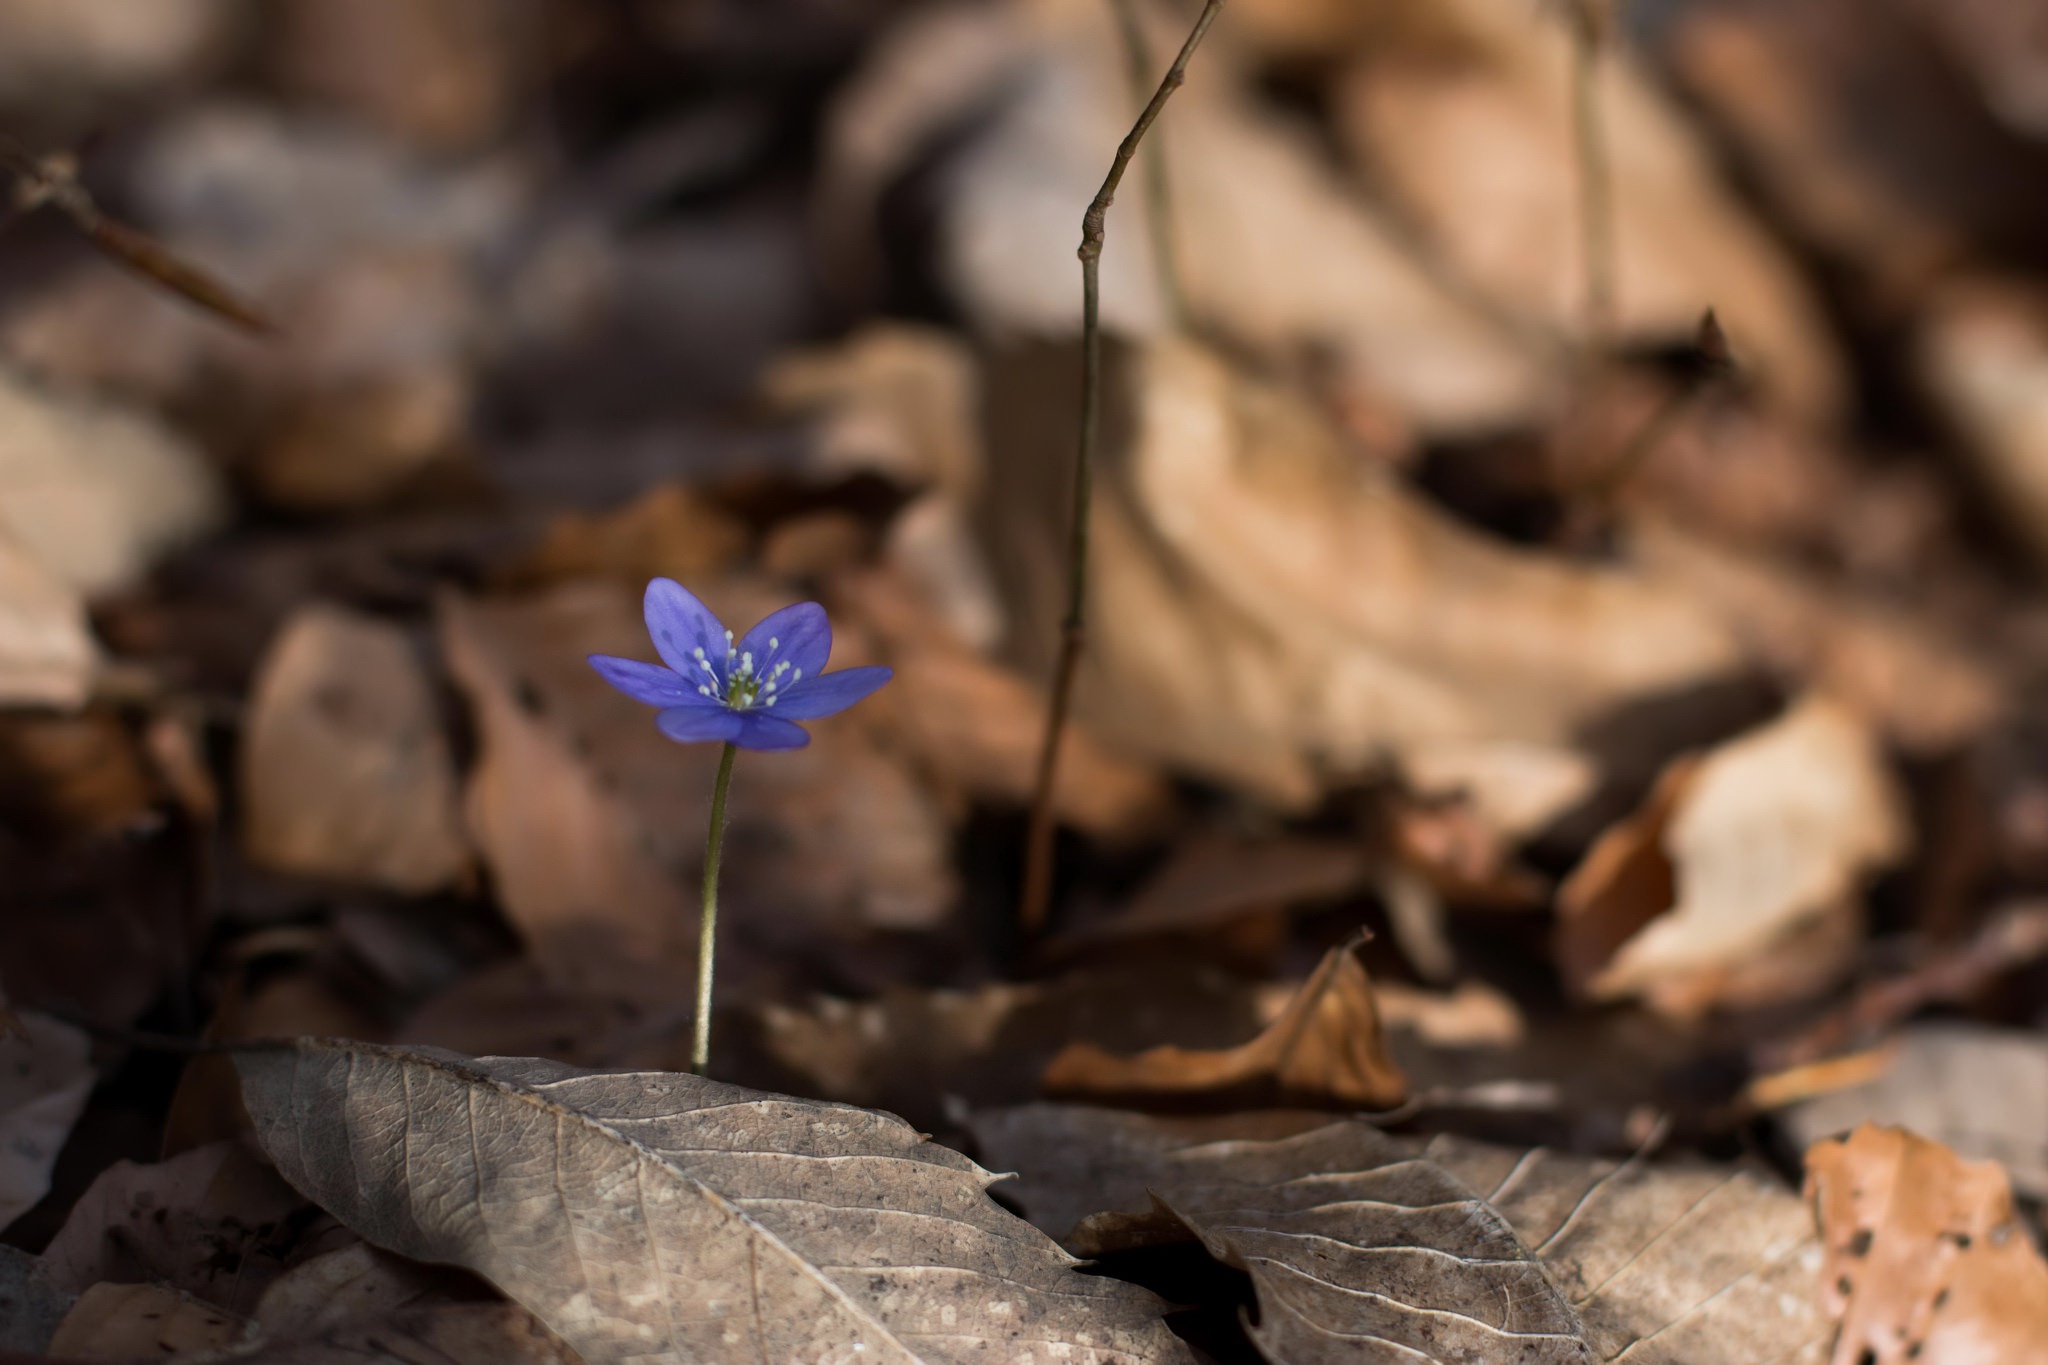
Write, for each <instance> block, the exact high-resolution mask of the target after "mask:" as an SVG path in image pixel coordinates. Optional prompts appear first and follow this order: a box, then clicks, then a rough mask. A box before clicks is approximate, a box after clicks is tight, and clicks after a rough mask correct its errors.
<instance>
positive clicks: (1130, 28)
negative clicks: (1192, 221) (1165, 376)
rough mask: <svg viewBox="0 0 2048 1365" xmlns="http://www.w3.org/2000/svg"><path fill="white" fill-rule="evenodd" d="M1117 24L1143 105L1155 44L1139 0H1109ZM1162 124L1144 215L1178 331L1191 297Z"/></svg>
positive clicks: (1149, 152) (1152, 152) (1150, 159)
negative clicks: (1183, 278)
mask: <svg viewBox="0 0 2048 1365" xmlns="http://www.w3.org/2000/svg"><path fill="white" fill-rule="evenodd" d="M1110 8H1111V9H1112V10H1113V11H1115V13H1116V26H1117V31H1118V33H1119V34H1120V35H1121V36H1122V39H1123V47H1124V66H1125V68H1126V71H1127V74H1128V75H1129V76H1130V81H1131V98H1132V99H1133V100H1134V101H1137V102H1138V103H1139V104H1140V106H1141V107H1142V105H1143V102H1144V100H1145V99H1146V98H1147V97H1148V96H1150V95H1151V93H1152V44H1151V41H1150V40H1149V39H1147V38H1146V36H1145V24H1144V21H1143V19H1142V18H1141V17H1140V15H1139V14H1138V0H1110ZM1165 136H1166V130H1165V129H1163V128H1162V129H1160V130H1159V132H1158V133H1156V134H1155V135H1154V136H1153V138H1152V146H1151V147H1149V148H1147V149H1146V152H1145V219H1146V223H1147V226H1149V227H1150V228H1151V230H1152V272H1153V274H1154V275H1155V276H1156V277H1157V279H1158V286H1159V305H1160V308H1161V310H1162V311H1163V312H1164V313H1165V314H1166V325H1167V326H1168V327H1171V328H1173V329H1174V330H1176V331H1178V330H1180V329H1181V328H1182V327H1184V326H1186V322H1187V303H1186V296H1185V295H1184V294H1183V293H1182V292H1181V287H1180V248H1179V246H1178V245H1177V244H1176V243H1175V241H1174V234H1173V192H1172V191H1173V186H1172V183H1171V180H1170V178H1169V177H1170V171H1169V169H1168V167H1167V164H1166V147H1165V144H1163V143H1162V142H1161V141H1160V139H1161V138H1163V137H1165Z"/></svg>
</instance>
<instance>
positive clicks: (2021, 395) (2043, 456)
mask: <svg viewBox="0 0 2048 1365" xmlns="http://www.w3.org/2000/svg"><path fill="white" fill-rule="evenodd" d="M1916 349H1917V353H1918V354H1917V356H1916V360H1917V363H1918V366H1919V370H1920V374H1921V376H1922V381H1923V383H1925V385H1926V387H1927V390H1928V392H1929V393H1930V394H1932V395H1933V397H1934V399H1935V401H1936V402H1938V403H1939V404H1940V405H1941V408H1942V411H1943V412H1944V413H1945V414H1946V416H1947V418H1948V420H1949V422H1950V423H1951V424H1952V425H1953V426H1954V428H1955V429H1956V431H1957V432H1958V433H1959V434H1960V435H1961V436H1962V438H1963V441H1962V448H1963V451H1964V453H1965V454H1966V455H1968V456H1969V457H1970V458H1971V460H1972V462H1973V463H1974V464H1975V466H1976V472H1977V477H1978V479H1979V480H1980V481H1981V482H1982V483H1983V485H1984V486H1985V488H1986V489H1987V490H1988V491H1989V492H1990V493H1991V494H1992V498H1991V499H1990V505H1991V506H1993V507H1995V508H1996V510H1997V512H1998V514H1999V515H2000V516H2002V517H2003V518H2004V519H2005V522H2006V525H2007V527H2008V528H2009V529H2010V530H2012V531H2013V532H2014V533H2015V534H2016V535H2017V536H2018V537H2019V539H2020V540H2021V542H2022V543H2024V544H2025V545H2026V546H2027V548H2028V549H2029V550H2031V551H2032V552H2033V554H2034V556H2035V558H2036V559H2037V560H2040V559H2044V558H2048V399H2044V396H2043V395H2044V378H2048V313H2044V308H2043V303H2042V300H2041V298H2040V297H2039V295H2038V294H2036V293H2034V292H2032V291H2031V290H2029V289H2027V288H2026V287H2025V286H2024V285H2021V284H2019V283H2017V282H2014V281H1996V280H1992V281H1980V282H1978V283H1976V284H1973V285H1957V286H1950V287H1949V288H1948V289H1946V290H1944V291H1943V292H1942V293H1940V294H1938V295H1937V296H1936V297H1935V298H1934V300H1933V302H1932V305H1931V306H1930V307H1929V308H1928V310H1927V315H1926V317H1925V318H1924V319H1923V320H1922V322H1921V324H1920V335H1919V337H1918V343H1917V347H1916Z"/></svg>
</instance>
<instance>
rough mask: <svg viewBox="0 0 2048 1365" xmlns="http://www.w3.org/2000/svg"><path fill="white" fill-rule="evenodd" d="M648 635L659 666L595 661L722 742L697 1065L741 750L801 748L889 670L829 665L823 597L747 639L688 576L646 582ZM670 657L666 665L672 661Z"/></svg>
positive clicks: (708, 873)
mask: <svg viewBox="0 0 2048 1365" xmlns="http://www.w3.org/2000/svg"><path fill="white" fill-rule="evenodd" d="M646 615H647V633H648V634H649V635H652V636H653V637H654V648H655V652H657V653H658V654H660V655H661V659H662V662H661V663H660V664H644V663H641V662H639V661H638V660H635V659H621V658H619V657H617V656H616V655H611V654H593V655H591V656H590V666H591V667H592V668H595V669H596V670H597V671H598V673H599V674H601V675H602V676H603V677H604V680H605V681H606V682H608V683H610V684H611V685H612V686H613V687H616V688H618V689H619V691H621V692H624V693H625V694H626V695H627V696H629V697H631V698H633V699H634V700H635V701H643V702H646V703H647V704H648V705H649V706H659V707H660V708H661V710H660V712H659V713H658V714H657V715H656V716H655V717H654V723H655V724H656V725H657V726H659V727H660V728H661V732H662V733H663V734H665V735H667V736H668V737H669V738H670V739H673V740H678V741H680V742H682V743H685V744H689V743H694V742H696V741H698V740H722V741H724V743H725V752H724V753H723V754H722V755H720V757H719V760H718V778H717V781H716V782H715V783H714V784H713V786H712V788H711V833H710V835H709V836H708V837H707V838H706V839H705V841H704V909H703V913H702V916H701V918H700V919H699V920H698V927H697V1027H696V1032H695V1034H694V1035H693V1037H692V1039H691V1042H690V1069H691V1070H692V1071H695V1072H696V1073H697V1074H698V1075H700V1076H701V1075H703V1074H704V1072H705V1068H706V1067H707V1066H708V1065H709V1064H710V1060H711V968H712V962H713V958H714V951H713V950H714V948H715V947H716V945H717V940H718V864H719V855H720V853H721V852H722V851H723V849H724V847H725V794H726V790H727V788H728V787H730V786H731V785H732V762H733V758H734V756H735V755H736V754H738V752H739V751H740V750H741V749H801V748H803V747H804V745H806V744H809V743H810V742H811V736H810V732H809V731H808V730H806V729H804V727H803V726H801V725H799V724H797V722H798V721H800V720H822V719H823V718H824V717H826V716H833V715H837V714H839V713H840V712H841V711H844V710H845V709H846V708H847V707H849V706H851V705H853V704H854V703H855V702H857V701H859V700H860V699H861V698H862V697H865V696H867V695H868V694H869V693H870V692H873V691H874V690H875V689H876V688H878V687H880V686H881V685H882V684H883V683H885V682H887V681H889V678H890V676H891V673H890V670H889V669H886V668H842V669H841V670H839V671H838V672H837V673H827V672H826V671H825V660H826V659H827V658H828V657H829V656H830V655H831V653H832V623H831V622H830V621H828V620H826V619H825V609H824V608H823V607H821V606H819V605H818V604H817V603H816V602H800V603H798V604H797V605H796V606H793V607H784V608H783V609H782V610H780V611H777V612H771V613H769V615H768V616H767V617H766V618H765V619H764V620H763V621H762V622H761V624H759V625H757V626H755V627H754V628H753V629H752V630H750V631H748V632H747V633H746V635H745V636H744V637H742V638H741V639H740V640H739V641H738V643H734V641H733V638H732V632H731V631H729V630H727V629H726V628H725V626H724V625H723V624H722V623H721V622H720V621H719V619H718V618H717V617H716V616H714V615H712V614H711V609H710V608H708V607H706V606H705V605H704V604H703V603H702V602H699V601H698V600H697V599H696V597H695V596H694V595H693V594H692V593H691V592H690V590H689V589H688V588H685V587H684V586H683V585H682V584H680V583H678V582H676V581H675V580H674V579H672V578H657V579H655V580H654V581H653V582H652V583H649V584H648V585H647V612H646ZM664 665H666V666H665V667H664Z"/></svg>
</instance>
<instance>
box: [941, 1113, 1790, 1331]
mask: <svg viewBox="0 0 2048 1365" xmlns="http://www.w3.org/2000/svg"><path fill="white" fill-rule="evenodd" d="M974 1129H975V1133H976V1135H977V1137H978V1138H979V1139H980V1140H981V1143H982V1147H983V1150H984V1152H985V1153H986V1155H987V1157H988V1159H989V1160H991V1161H993V1162H995V1163H997V1164H998V1165H1003V1166H1013V1165H1014V1166H1015V1167H1017V1169H1019V1170H1020V1171H1021V1173H1022V1177H1023V1178H1022V1179H1021V1180H1020V1181H1019V1183H1018V1184H1017V1185H1016V1186H1015V1187H1013V1188H1014V1190H1015V1194H1016V1197H1017V1198H1018V1200H1019V1201H1020V1202H1021V1203H1022V1205H1023V1206H1024V1208H1025V1209H1026V1210H1027V1211H1028V1212H1030V1213H1031V1214H1032V1216H1033V1218H1034V1220H1036V1221H1037V1222H1038V1223H1039V1225H1040V1226H1041V1227H1046V1228H1048V1229H1050V1228H1052V1227H1054V1226H1059V1227H1060V1228H1061V1229H1062V1231H1067V1230H1069V1229H1071V1232H1070V1234H1069V1235H1068V1236H1067V1237H1066V1239H1065V1240H1066V1242H1067V1244H1068V1245H1069V1246H1070V1247H1072V1248H1074V1249H1076V1250H1077V1251H1080V1252H1083V1253H1084V1254H1100V1253H1103V1252H1108V1251H1112V1250H1116V1249H1120V1248H1123V1247H1127V1246H1131V1245H1144V1244H1156V1243H1158V1242H1161V1241H1173V1240H1184V1239H1185V1238H1187V1237H1188V1236H1189V1235H1194V1236H1196V1237H1199V1238H1200V1239H1201V1241H1202V1242H1203V1243H1204V1244H1205V1245H1206V1246H1207V1247H1208V1249H1209V1251H1210V1253H1211V1254H1212V1255H1215V1256H1217V1257H1218V1258H1219V1259H1221V1260H1224V1261H1226V1262H1227V1263H1229V1264H1231V1265H1234V1266H1237V1267H1239V1268H1241V1269H1244V1270H1246V1271H1247V1272H1248V1273H1249V1274H1250V1275H1251V1277H1252V1284H1253V1288H1254V1290H1255V1292H1256V1293H1257V1295H1258V1298H1259V1309H1260V1312H1259V1318H1260V1321H1259V1324H1258V1326H1256V1327H1254V1328H1252V1329H1251V1333H1252V1337H1253V1340H1254V1341H1255V1342H1256V1343H1257V1344H1258V1345H1259V1347H1260V1349H1261V1350H1262V1351H1263V1352H1264V1353H1265V1355H1266V1357H1267V1358H1268V1359H1269V1360H1272V1361H1274V1362H1276V1365H1277V1363H1278V1362H1286V1363H1287V1365H1296V1363H1297V1362H1301V1363H1304V1365H1307V1363H1310V1362H1321V1361H1326V1360H1327V1361H1333V1362H1334V1361H1339V1360H1361V1359H1373V1360H1378V1359H1386V1360H1388V1361H1393V1360H1397V1359H1398V1360H1408V1359H1411V1358H1415V1359H1419V1358H1423V1357H1427V1358H1429V1359H1431V1360H1457V1361H1472V1362H1475V1365H1476V1363H1477V1362H1482V1361H1484V1362H1491V1361H1495V1360H1503V1361H1504V1360H1508V1359H1513V1360H1517V1361H1529V1362H1537V1361H1541V1362H1581V1361H1585V1362H1590V1361H1607V1360H1625V1361H1627V1362H1629V1365H1758V1362H1761V1361H1782V1362H1788V1365H1789V1362H1800V1365H1818V1362H1819V1361H1820V1360H1821V1359H1822V1358H1823V1355H1824V1351H1825V1343H1826V1334H1827V1328H1826V1323H1825V1322H1824V1321H1823V1319H1822V1315H1821V1313H1820V1310H1819V1304H1818V1289H1819V1285H1818V1273H1819V1269H1820V1259H1821V1258H1820V1249H1819V1247H1818V1246H1817V1245H1816V1244H1815V1242H1814V1239H1813V1235H1812V1225H1811V1222H1810V1220H1809V1217H1808V1214H1807V1212H1806V1209H1805V1208H1804V1207H1803V1206H1802V1204H1801V1203H1800V1201H1799V1200H1798V1199H1797V1198H1796V1197H1795V1196H1793V1195H1792V1194H1791V1193H1790V1192H1788V1191H1785V1190H1782V1189H1779V1188H1777V1187H1775V1186H1774V1185H1772V1184H1770V1183H1769V1182H1768V1181H1767V1180H1765V1179H1762V1178H1759V1177H1758V1176H1756V1175H1753V1174H1750V1173H1748V1172H1745V1171H1742V1170H1739V1169H1731V1168H1726V1167H1717V1166H1707V1165H1701V1164H1693V1163H1676V1164H1669V1165H1653V1164H1647V1163H1641V1162H1635V1161H1629V1162H1616V1161H1612V1160H1601V1159H1594V1158H1587V1157H1579V1156H1572V1155H1567V1154H1562V1153H1555V1152H1549V1151H1546V1150H1544V1149H1542V1148H1537V1149H1535V1150H1530V1151H1523V1150H1515V1149H1509V1148H1502V1147H1493V1146H1489V1145H1486V1144H1482V1143H1476V1142H1470V1141H1467V1140H1464V1139H1459V1138H1453V1137H1448V1136H1443V1137H1437V1138H1434V1139H1431V1140H1429V1141H1428V1142H1427V1143H1426V1144H1425V1143H1422V1142H1418V1141H1414V1140H1397V1139H1391V1138H1388V1137H1385V1136H1383V1135H1381V1134H1380V1133H1378V1132H1377V1131H1375V1130H1374V1129H1372V1128H1370V1127H1368V1126H1367V1125H1365V1124H1362V1123H1356V1122H1341V1123H1328V1122H1324V1121H1317V1120H1313V1119H1310V1118H1309V1117H1308V1116H1304V1115H1301V1114H1277V1113H1276V1114H1265V1115H1261V1114H1243V1115H1232V1116H1230V1117H1228V1118H1222V1119H1208V1120H1170V1119H1156V1118H1147V1117H1142V1116H1139V1115H1133V1114H1121V1113H1115V1112H1110V1111H1104V1110H1092V1109H1073V1108H1062V1107H1059V1106H1053V1105H1033V1106H1029V1107H1026V1108H1023V1109H1015V1110H1008V1111H1002V1112H998V1113H991V1114H983V1115H979V1116H977V1117H976V1119H975V1121H974ZM1148 1203H1150V1204H1151V1206H1152V1207H1151V1208H1150V1210H1149V1211H1148V1210H1147V1207H1146V1206H1147V1204H1148ZM1375 1352H1378V1353H1377V1354H1376V1353H1375Z"/></svg>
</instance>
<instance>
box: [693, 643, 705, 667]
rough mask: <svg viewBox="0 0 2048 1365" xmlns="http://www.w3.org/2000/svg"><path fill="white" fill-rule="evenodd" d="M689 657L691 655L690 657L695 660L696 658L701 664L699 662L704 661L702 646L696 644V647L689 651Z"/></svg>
mask: <svg viewBox="0 0 2048 1365" xmlns="http://www.w3.org/2000/svg"><path fill="white" fill-rule="evenodd" d="M690 657H691V658H693V659H695V660H696V661H697V662H698V663H700V664H701V663H703V662H704V646H702V645H698V646H697V647H696V648H695V649H693V650H691V651H690Z"/></svg>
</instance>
